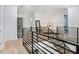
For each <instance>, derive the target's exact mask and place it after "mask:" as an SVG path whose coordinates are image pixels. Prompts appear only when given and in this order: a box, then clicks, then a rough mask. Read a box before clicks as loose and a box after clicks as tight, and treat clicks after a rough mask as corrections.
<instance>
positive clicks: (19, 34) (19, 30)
mask: <svg viewBox="0 0 79 59" xmlns="http://www.w3.org/2000/svg"><path fill="white" fill-rule="evenodd" d="M22 20H23V19H22V17H18V18H17V37H18V38H22V36H23V32H22V29H23V22H22Z"/></svg>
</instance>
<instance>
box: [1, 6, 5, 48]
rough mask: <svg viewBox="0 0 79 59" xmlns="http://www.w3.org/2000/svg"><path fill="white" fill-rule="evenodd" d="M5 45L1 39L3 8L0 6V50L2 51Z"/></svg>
mask: <svg viewBox="0 0 79 59" xmlns="http://www.w3.org/2000/svg"><path fill="white" fill-rule="evenodd" d="M4 45H5V41H4V37H3V6H1V5H0V49H3V48H4Z"/></svg>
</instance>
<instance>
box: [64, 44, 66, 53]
mask: <svg viewBox="0 0 79 59" xmlns="http://www.w3.org/2000/svg"><path fill="white" fill-rule="evenodd" d="M65 46H66V45H65V42H64V54H65V53H66V50H65Z"/></svg>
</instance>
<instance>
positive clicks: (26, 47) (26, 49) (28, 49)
mask: <svg viewBox="0 0 79 59" xmlns="http://www.w3.org/2000/svg"><path fill="white" fill-rule="evenodd" d="M23 45H24V47H25V49H26V50H27V51H28V52H29V53H31V52H30V51H29V49H28V48H27V47H26V45H25V44H23Z"/></svg>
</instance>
